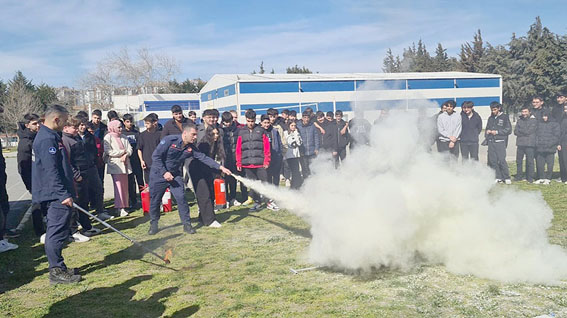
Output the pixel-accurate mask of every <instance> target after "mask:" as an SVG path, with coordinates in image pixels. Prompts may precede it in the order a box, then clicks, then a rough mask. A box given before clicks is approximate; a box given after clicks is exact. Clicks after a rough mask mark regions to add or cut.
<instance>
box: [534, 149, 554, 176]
mask: <svg viewBox="0 0 567 318" xmlns="http://www.w3.org/2000/svg"><path fill="white" fill-rule="evenodd" d="M554 162H555V152H539V151H538V152H536V165H537V178H538V179H548V180H551V175H552V173H553V163H554ZM545 166H547V171H546V170H545Z"/></svg>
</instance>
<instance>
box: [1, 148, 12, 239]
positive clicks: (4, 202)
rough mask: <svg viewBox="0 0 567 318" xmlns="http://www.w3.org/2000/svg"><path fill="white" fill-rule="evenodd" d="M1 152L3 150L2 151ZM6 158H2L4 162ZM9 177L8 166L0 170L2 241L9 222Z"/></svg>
mask: <svg viewBox="0 0 567 318" xmlns="http://www.w3.org/2000/svg"><path fill="white" fill-rule="evenodd" d="M0 151H1V150H0ZM3 159H4V158H0V160H3ZM7 180H8V176H7V175H6V165H4V166H3V167H1V168H0V210H2V211H1V213H2V214H3V217H4V222H3V224H2V226H1V227H0V234H2V236H0V240H1V239H2V238H4V231H5V230H6V222H7V221H8V213H9V212H10V200H9V199H8V192H7V190H6V181H7Z"/></svg>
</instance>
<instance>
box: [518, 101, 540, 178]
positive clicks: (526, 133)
mask: <svg viewBox="0 0 567 318" xmlns="http://www.w3.org/2000/svg"><path fill="white" fill-rule="evenodd" d="M536 127H537V119H536V118H535V116H533V115H532V114H531V113H530V108H529V107H528V106H524V107H522V110H521V116H520V118H519V119H518V121H517V122H516V128H514V135H516V169H517V170H516V171H517V172H516V180H517V181H520V180H523V179H524V177H523V173H522V170H523V160H524V157H526V177H525V179H527V180H528V182H529V183H532V182H533V181H534V158H535V146H536V143H535V139H536V135H535V134H536Z"/></svg>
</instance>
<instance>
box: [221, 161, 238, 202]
mask: <svg viewBox="0 0 567 318" xmlns="http://www.w3.org/2000/svg"><path fill="white" fill-rule="evenodd" d="M224 164H225V167H226V168H227V169H228V170H230V172H232V173H237V170H236V163H235V162H232V161H227V162H225V163H224ZM224 182H225V183H226V201H227V202H230V201H232V200H234V199H236V179H235V178H234V177H233V176H225V177H224Z"/></svg>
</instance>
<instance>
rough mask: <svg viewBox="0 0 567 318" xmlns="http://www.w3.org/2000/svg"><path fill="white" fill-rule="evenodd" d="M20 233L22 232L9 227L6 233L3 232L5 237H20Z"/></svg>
mask: <svg viewBox="0 0 567 318" xmlns="http://www.w3.org/2000/svg"><path fill="white" fill-rule="evenodd" d="M21 234H22V232H20V231H18V230H16V229H11V230H7V231H6V233H4V237H5V238H16V237H20V235H21Z"/></svg>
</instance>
